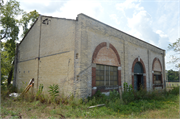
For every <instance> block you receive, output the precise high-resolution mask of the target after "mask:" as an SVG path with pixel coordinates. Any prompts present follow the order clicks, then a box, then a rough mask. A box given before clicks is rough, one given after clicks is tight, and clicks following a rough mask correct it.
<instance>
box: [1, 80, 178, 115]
mask: <svg viewBox="0 0 180 119" xmlns="http://www.w3.org/2000/svg"><path fill="white" fill-rule="evenodd" d="M124 87H125V89H124V92H123V94H122V98H123V101H122V100H120V96H119V93H118V92H117V91H115V90H113V91H111V92H110V94H109V96H106V95H104V94H102V93H101V92H100V91H97V92H96V94H95V95H94V96H92V97H88V98H84V99H77V98H75V97H74V96H73V95H71V96H70V97H65V96H63V95H62V94H59V92H58V91H57V89H58V86H57V85H51V86H50V88H49V93H50V96H49V95H45V94H43V85H40V87H39V90H38V91H37V94H32V93H27V94H25V95H21V96H20V97H18V98H14V99H13V100H14V101H19V102H21V101H23V102H24V101H26V102H30V103H38V104H39V103H41V104H43V105H47V104H53V105H56V106H58V105H59V106H61V107H62V108H64V109H66V108H67V109H68V110H79V109H85V107H86V108H87V107H89V106H92V105H96V104H105V107H102V109H103V110H105V111H107V110H108V109H110V110H111V111H114V112H118V113H123V114H131V113H141V112H143V111H147V110H154V109H165V108H168V107H167V106H166V105H165V103H168V101H169V100H175V99H174V98H176V97H177V96H176V95H178V94H179V87H174V88H173V89H172V90H170V91H166V90H163V91H161V92H158V91H157V90H153V91H151V92H147V91H146V90H143V89H141V90H140V91H133V90H132V86H128V85H127V84H126V83H124ZM14 91H17V89H16V88H14V87H12V86H10V87H4V88H2V90H1V97H2V98H3V100H5V99H9V98H10V97H9V96H8V94H9V93H11V92H14ZM70 112H71V111H70ZM53 113H54V112H53ZM71 113H73V112H71ZM68 114H69V113H68ZM110 114H111V113H110ZM70 115H71V114H70ZM70 115H68V117H71V116H72V115H71V116H70ZM79 115H81V113H80V114H79Z"/></svg>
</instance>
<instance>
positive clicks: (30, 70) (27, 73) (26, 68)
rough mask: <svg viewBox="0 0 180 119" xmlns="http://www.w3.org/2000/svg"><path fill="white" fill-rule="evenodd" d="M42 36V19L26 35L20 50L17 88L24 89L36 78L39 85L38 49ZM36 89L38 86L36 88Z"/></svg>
mask: <svg viewBox="0 0 180 119" xmlns="http://www.w3.org/2000/svg"><path fill="white" fill-rule="evenodd" d="M39 35H40V18H38V20H37V21H36V23H35V24H34V25H33V27H32V28H31V30H30V31H29V32H28V33H27V34H26V36H25V38H24V39H23V41H22V42H21V43H20V45H19V48H18V56H17V57H18V58H17V59H18V63H17V65H16V66H15V68H17V74H16V86H17V87H18V88H24V87H25V86H26V85H27V83H29V80H30V79H32V78H34V79H35V84H37V68H38V51H39V50H38V49H39ZM35 88H36V86H35Z"/></svg>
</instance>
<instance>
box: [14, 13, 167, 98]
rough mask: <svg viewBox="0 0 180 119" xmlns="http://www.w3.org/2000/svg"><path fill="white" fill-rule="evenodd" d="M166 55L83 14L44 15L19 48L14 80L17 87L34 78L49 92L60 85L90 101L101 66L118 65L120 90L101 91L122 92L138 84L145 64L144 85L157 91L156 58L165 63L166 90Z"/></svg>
mask: <svg viewBox="0 0 180 119" xmlns="http://www.w3.org/2000/svg"><path fill="white" fill-rule="evenodd" d="M164 56H165V51H164V50H162V49H160V48H158V47H155V46H153V45H151V44H149V43H146V42H144V41H142V40H140V39H138V38H135V37H133V36H131V35H129V34H127V33H124V32H122V31H120V30H117V29H115V28H113V27H111V26H108V25H106V24H104V23H101V22H99V21H97V20H95V19H93V18H90V17H88V16H86V15H84V14H79V15H78V17H77V18H76V20H70V19H63V18H53V17H50V16H40V17H39V18H38V20H37V21H36V22H35V24H34V25H33V26H32V28H31V29H30V30H29V32H28V33H27V34H26V36H25V37H24V38H23V40H22V41H21V43H20V44H19V46H18V52H17V55H16V59H17V63H16V64H17V65H16V66H15V69H16V73H15V78H14V80H16V84H15V85H16V86H18V88H21V87H24V86H25V85H23V82H25V83H27V82H28V81H29V80H30V78H34V79H35V87H34V88H35V89H37V88H38V86H39V85H40V84H43V85H44V92H47V91H48V87H49V86H50V85H52V84H58V85H59V88H60V89H59V90H60V92H61V93H65V95H67V96H68V95H70V94H73V95H77V96H80V97H87V96H91V95H93V93H95V91H96V90H97V88H98V87H97V86H96V65H97V64H102V65H107V66H116V67H117V87H116V88H112V87H105V88H103V89H101V91H104V92H107V91H109V90H112V89H116V90H117V89H118V88H123V83H124V82H127V83H128V84H133V83H134V82H133V81H134V75H135V74H134V71H133V70H134V69H133V66H134V65H135V63H136V62H140V63H141V64H142V65H143V70H144V73H143V80H144V82H143V83H144V86H145V87H146V89H147V90H152V89H153V88H154V87H155V85H154V83H153V71H154V69H153V68H152V67H153V64H154V63H153V62H154V59H155V58H157V59H158V62H159V64H161V68H162V71H161V75H162V84H161V86H162V87H163V86H164V84H163V83H164V80H165V76H164V75H165V62H164ZM134 61H136V62H135V63H134ZM155 64H157V63H155ZM155 67H157V68H158V67H159V66H155Z"/></svg>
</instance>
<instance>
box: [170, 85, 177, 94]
mask: <svg viewBox="0 0 180 119" xmlns="http://www.w3.org/2000/svg"><path fill="white" fill-rule="evenodd" d="M169 93H170V94H173V95H178V94H179V86H178V87H173V89H172V90H170V91H169Z"/></svg>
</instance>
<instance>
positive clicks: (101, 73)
mask: <svg viewBox="0 0 180 119" xmlns="http://www.w3.org/2000/svg"><path fill="white" fill-rule="evenodd" d="M117 68H118V67H115V66H108V65H96V86H117V78H118V73H117V71H118V70H117Z"/></svg>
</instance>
